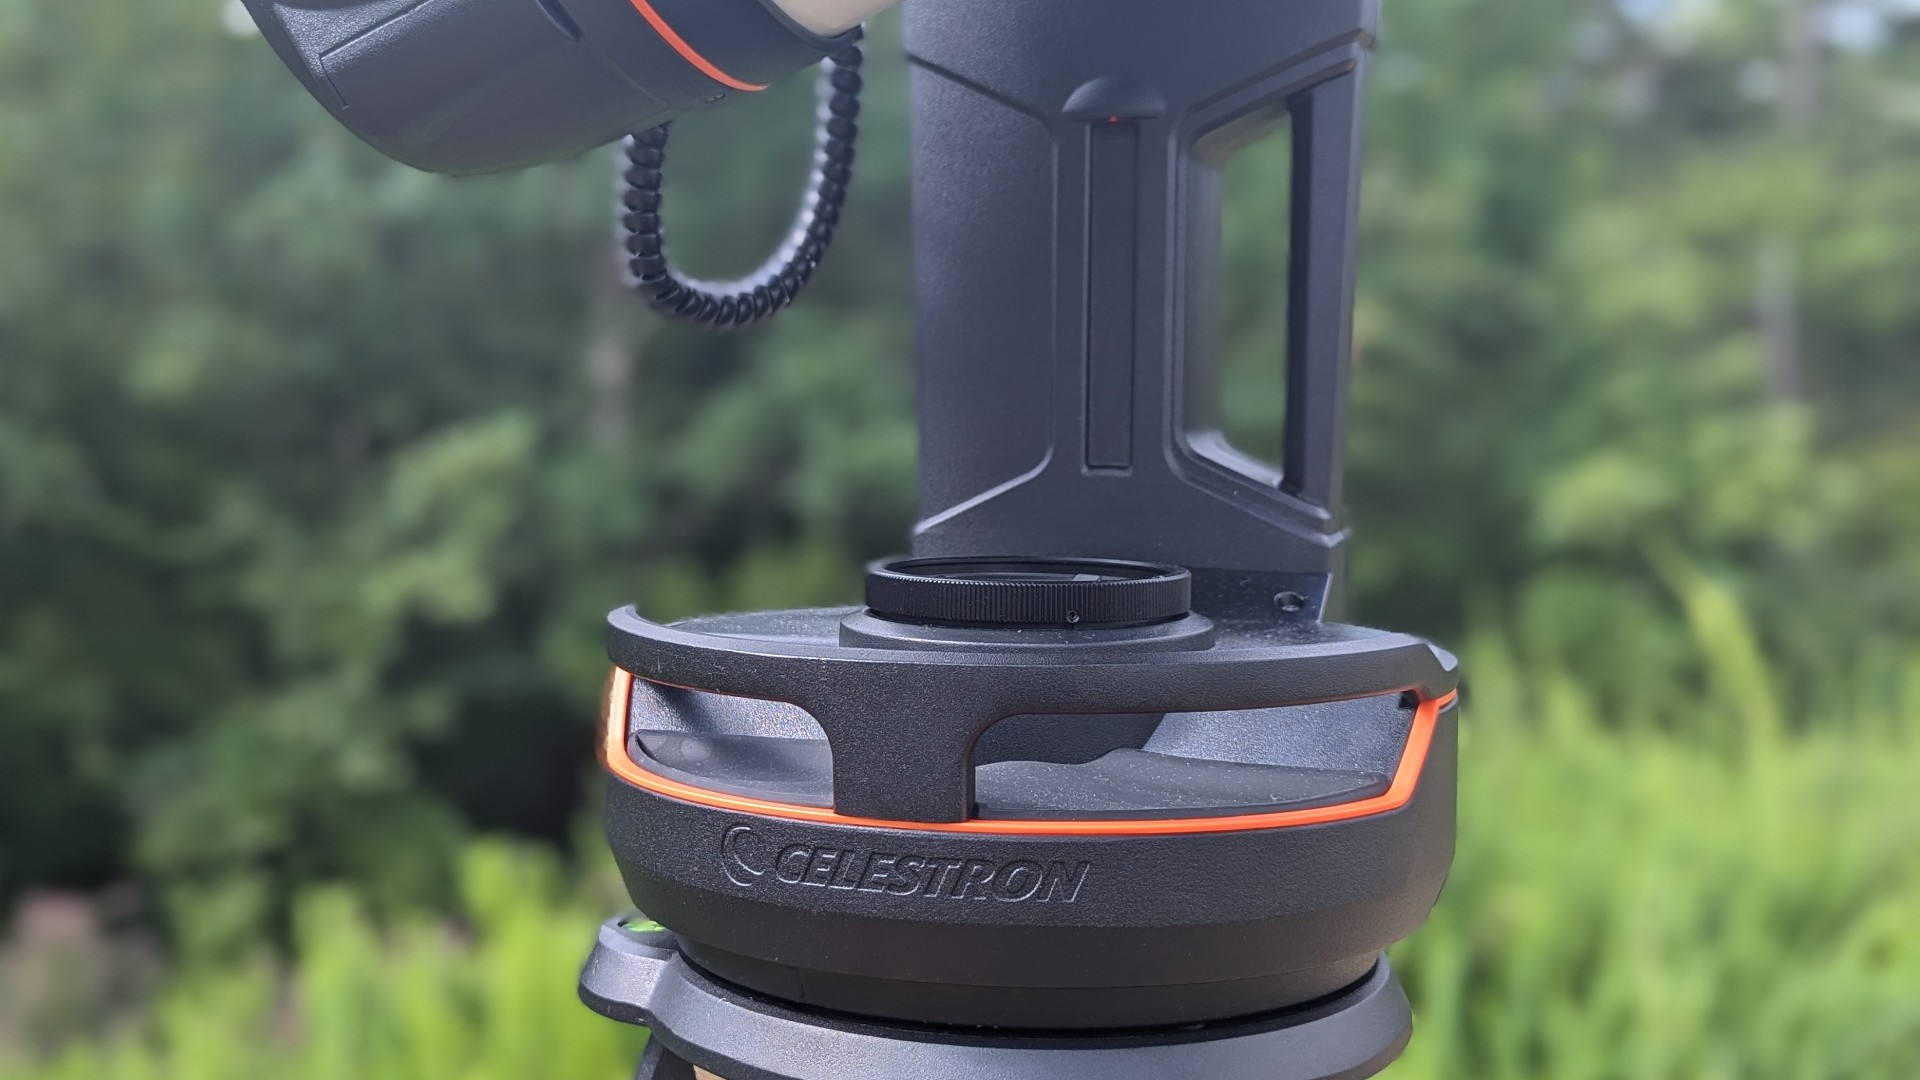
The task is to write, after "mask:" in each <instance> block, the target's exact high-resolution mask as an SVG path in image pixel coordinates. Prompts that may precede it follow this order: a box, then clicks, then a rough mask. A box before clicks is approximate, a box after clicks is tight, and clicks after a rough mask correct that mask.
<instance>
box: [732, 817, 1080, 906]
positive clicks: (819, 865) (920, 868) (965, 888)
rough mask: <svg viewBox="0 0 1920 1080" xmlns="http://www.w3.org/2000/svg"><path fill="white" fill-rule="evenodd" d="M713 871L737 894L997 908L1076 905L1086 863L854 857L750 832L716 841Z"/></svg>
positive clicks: (735, 831) (877, 854) (747, 828)
mask: <svg viewBox="0 0 1920 1080" xmlns="http://www.w3.org/2000/svg"><path fill="white" fill-rule="evenodd" d="M720 869H721V870H722V872H724V873H725V874H726V875H727V880H728V881H731V882H733V883H734V884H735V885H738V886H740V887H741V888H743V889H746V888H752V887H754V886H756V885H759V884H761V883H762V882H768V883H770V884H772V885H776V886H782V887H793V888H813V889H834V890H839V891H843V892H864V893H881V894H884V895H887V896H900V897H906V896H920V897H925V898H927V899H930V900H997V901H999V902H1001V903H1003V904H1021V903H1036V904H1071V903H1074V902H1075V901H1077V900H1079V899H1080V890H1081V889H1082V888H1083V887H1084V886H1085V885H1086V883H1087V877H1088V875H1089V874H1091V872H1092V870H1093V864H1092V863H1090V862H1085V861H1080V862H1064V861H1059V860H1050V861H1047V862H1039V861H1037V860H1033V859H1009V860H1007V861H1004V862H1000V861H995V860H993V859H969V858H959V857H954V856H945V855H923V854H911V853H908V854H898V853H894V852H887V851H857V850H849V849H847V848H840V847H833V846H829V845H825V844H786V845H783V846H782V845H776V844H775V843H771V842H769V841H768V840H767V839H766V838H765V837H763V836H761V835H760V834H759V833H757V832H755V831H754V828H753V826H751V825H735V826H732V827H731V828H729V829H727V831H726V833H725V834H723V835H722V837H721V839H720Z"/></svg>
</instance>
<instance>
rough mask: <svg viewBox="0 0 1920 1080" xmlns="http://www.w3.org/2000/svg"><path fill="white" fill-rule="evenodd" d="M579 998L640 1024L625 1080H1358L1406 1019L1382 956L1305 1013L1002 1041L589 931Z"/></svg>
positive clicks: (659, 944) (667, 947) (1395, 1049)
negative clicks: (799, 996)
mask: <svg viewBox="0 0 1920 1080" xmlns="http://www.w3.org/2000/svg"><path fill="white" fill-rule="evenodd" d="M580 997H581V999H582V1000H583V1001H585V1002H586V1003H587V1004H588V1006H590V1007H591V1008H593V1009H594V1010H595V1011H596V1012H599V1013H601V1014H602V1015H605V1016H609V1017H612V1018H613V1019H616V1020H620V1021H623V1022H625V1023H630V1024H647V1025H649V1026H651V1027H652V1028H653V1030H654V1039H653V1042H652V1044H651V1045H649V1047H648V1050H647V1057H646V1059H645V1061H644V1062H643V1064H642V1065H641V1069H640V1072H639V1074H638V1077H637V1080H688V1078H689V1077H690V1076H691V1075H692V1070H691V1068H690V1064H691V1065H698V1066H700V1067H701V1068H704V1069H708V1070H711V1071H712V1072H713V1073H714V1074H715V1075H717V1076H724V1077H727V1078H729V1080H1360V1078H1362V1077H1367V1076H1372V1075H1373V1074H1375V1073H1377V1072H1379V1071H1380V1070H1381V1069H1382V1068H1384V1067H1385V1066H1386V1064H1387V1063H1388V1062H1390V1061H1392V1060H1393V1058H1394V1057H1395V1056H1397V1055H1398V1054H1399V1052H1400V1050H1401V1048H1402V1047H1404V1046H1405V1045H1406V1042H1407V1036H1408V1034H1409V1032H1410V1030H1411V1027H1412V1021H1413V1017H1412V1013H1411V1010H1410V1009H1409V1008H1408V1006H1407V999H1406V995H1405V993H1403V992H1402V991H1401V989H1400V984H1399V983H1398V981H1396V980H1395V979H1394V977H1393V973H1392V970H1391V969H1390V968H1389V966H1388V964H1387V961H1386V959H1385V958H1384V957H1381V958H1380V959H1379V960H1378V961H1376V962H1374V963H1371V964H1369V965H1368V967H1367V968H1366V969H1364V970H1363V971H1362V973H1361V975H1360V977H1359V978H1358V979H1357V980H1356V981H1355V982H1353V983H1352V984H1351V985H1349V986H1347V987H1344V988H1342V989H1341V990H1339V991H1338V992H1336V993H1335V994H1333V995H1330V996H1328V997H1327V998H1325V999H1322V1000H1320V1001H1316V1002H1313V1003H1311V1004H1308V1005H1306V1006H1302V1007H1299V1008H1295V1009H1289V1010H1284V1011H1279V1012H1274V1013H1269V1014H1265V1015H1261V1016H1254V1017H1246V1018H1243V1019H1240V1020H1237V1021H1233V1022H1230V1023H1221V1024H1204V1025H1195V1026H1191V1027H1187V1028H1184V1029H1170V1028H1167V1027H1164V1026H1161V1027H1155V1028H1149V1029H1146V1030H1141V1031H1134V1032H1101V1033H1077V1034H1076V1033H1069V1032H1053V1033H1029V1034H1016V1033H1003V1032H981V1031H965V1030H962V1029H958V1028H954V1027H944V1028H928V1027H904V1026H896V1025H889V1024H884V1023H875V1022H871V1021H862V1020H858V1019H855V1018H852V1017H847V1016H838V1015H832V1014H823V1013H818V1012H810V1011H806V1010H802V1009H797V1008H794V1007H793V1006H791V1005H787V1004H783V1003H780V1002H776V1001H769V1000H767V999H765V998H762V997H758V996H756V995H753V994H749V993H743V992H741V991H740V990H738V989H736V988H734V987H730V986H728V985H726V984H725V983H722V982H719V981H717V980H715V979H712V978H710V977H708V976H706V975H705V974H703V973H702V972H701V971H699V970H698V969H697V968H695V967H694V966H693V965H691V964H689V963H688V962H687V961H686V959H685V958H684V957H683V956H682V955H681V954H680V952H679V949H678V942H676V940H675V939H674V937H673V935H671V934H646V935H636V934H632V933H630V932H628V931H625V930H622V929H621V928H620V926H619V923H618V920H616V921H614V922H610V923H608V924H606V925H605V926H603V927H601V929H600V935H599V939H598V941H597V942H596V943H595V946H594V949H593V952H592V954H591V955H590V956H589V957H588V959H587V963H586V966H585V969H584V970H583V971H582V972H581V977H580Z"/></svg>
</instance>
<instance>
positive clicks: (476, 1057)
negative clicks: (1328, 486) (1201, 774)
mask: <svg viewBox="0 0 1920 1080" xmlns="http://www.w3.org/2000/svg"><path fill="white" fill-rule="evenodd" d="M910 2H912V0H910ZM917 2H921V3H927V2H942V0H917ZM897 39H898V30H897V21H896V20H893V19H888V20H885V21H883V22H881V23H880V24H879V25H878V26H877V27H876V28H875V30H874V33H873V43H872V46H873V47H872V49H871V51H870V55H871V56H872V60H871V62H870V68H871V73H872V81H871V87H872V88H871V90H870V92H869V93H868V95H867V99H868V102H869V106H868V110H867V113H866V117H865V126H866V130H867V135H868V137H867V139H866V141H865V143H864V144H863V146H864V149H863V152H862V154H863V156H862V158H861V162H860V168H859V172H858V181H857V183H856V185H855V188H854V194H853V198H852V208H851V211H850V213H849V216H848V218H847V221H846V224H845V225H844V226H843V228H842V229H841V232H840V235H839V239H838V242H837V244H836V246H835V248H834V251H833V253H832V256H831V257H830V259H829V260H828V263H827V265H826V267H825V269H824V271H823V273H822V275H821V276H820V278H819V279H818V282H817V284H816V285H815V286H814V287H813V289H812V291H811V292H810V293H809V295H808V296H807V298H806V300H805V302H804V303H802V304H801V305H800V306H799V307H797V308H796V309H794V310H793V311H792V312H791V313H789V314H788V315H787V316H786V317H784V318H782V319H781V320H779V321H778V323H777V324H776V325H775V327H774V328H773V329H772V330H771V331H758V332H753V333H744V334H736V335H732V336H725V337H710V336H705V335H702V334H700V333H698V332H693V331H686V330H681V329H677V328H672V327H668V326H664V325H662V324H660V323H659V322H657V321H656V320H655V319H653V318H652V317H651V316H649V315H648V314H646V313H645V312H643V311H642V310H641V309H640V308H639V307H638V306H637V305H636V304H635V303H634V302H633V301H631V300H630V299H628V298H626V297H624V296H622V295H621V294H620V292H619V290H618V287H617V284H616V282H615V280H614V277H613V274H612V271H611V261H610V258H609V255H608V251H607V248H606V245H607V243H608V234H609V222H608V203H609V198H610V196H609V191H610V186H609V185H610V165H609V163H608V161H607V160H606V158H605V157H604V156H603V155H596V156H593V157H590V158H587V159H583V160H579V161H574V162H568V163H563V164H558V165H554V166H550V167H547V168H542V169H539V170H535V171H532V172H528V173H524V174H520V175H514V176H506V177H496V178H488V179H480V180H461V181H452V180H446V179H441V178H436V177H430V176H426V175H421V174H417V173H413V172H410V171H408V170H406V169H404V168H401V167H399V166H396V165H392V164H389V163H387V162H386V161H384V160H383V159H381V158H379V157H378V156H377V155H375V154H374V153H373V152H371V151H369V150H367V149H365V148H363V147H361V146H359V145H358V144H356V143H355V142H354V141H353V140H352V139H351V138H350V137H349V136H348V135H347V134H346V133H345V132H344V131H342V130H340V129H338V128H337V127H336V126H335V125H334V124H333V122H332V121H331V120H329V119H328V117H327V116H326V115H325V114H324V113H323V112H322V110H321V109H320V108H319V107H318V106H317V105H315V104H313V103H312V102H310V101H309V100H308V99H307V97H306V95H305V94H304V93H303V92H302V91H301V90H300V89H299V87H298V86H297V85H296V84H295V82H294V80H293V79H292V78H291V77H290V76H289V75H288V74H287V73H286V72H285V71H284V70H283V69H282V68H281V66H280V64H279V61H278V60H277V59H275V57H274V56H273V55H272V52H271V50H270V49H268V48H267V47H266V46H265V45H264V44H263V43H262V42H261V41H260V40H258V38H257V36H256V34H255V33H254V31H253V29H252V26H251V24H250V22H249V21H248V19H247V17H246V15H245V13H244V11H243V10H242V9H241V8H240V6H239V4H238V3H227V2H225V0H145V2H142V3H133V2H128V0H63V2H57V3H56V2H35V0H27V2H20V0H14V2H9V3H3V4H0V927H5V928H6V929H5V931H4V937H0V1077H4V1078H6V1080H54V1078H62V1080H65V1078H73V1080H79V1078H110V1080H117V1078H142V1080H145V1078H192V1080H227V1078H232V1080H242V1078H246V1080H254V1078H257V1077H261V1076H269V1075H271V1076H278V1077H288V1078H298V1080H336V1078H337V1080H348V1078H370V1080H386V1078H396V1080H397V1078H422V1080H437V1078H442V1077H444V1078H450V1080H451V1078H460V1080H494V1078H499V1080H508V1078H512V1080H526V1078H530V1077H541V1078H545V1077H551V1078H555V1080H562V1078H564V1080H590V1078H605V1080H615V1078H618V1077H622V1076H624V1075H630V1070H631V1068H632V1065H633V1062H634V1061H635V1060H636V1057H637V1052H638V1046H639V1043H638V1038H639V1036H638V1034H637V1033H635V1032H633V1031H630V1030H627V1029H623V1028H620V1027H619V1026H618V1025H614V1024H612V1023H610V1022H606V1021H603V1020H600V1019H599V1018H597V1017H594V1016H592V1015H591V1014H589V1013H587V1012H586V1011H585V1010H584V1009H583V1008H581V1007H580V1006H578V1005H577V1004H576V1003H575V1001H574V996H573V977H574V974H575V972H576V970H577V965H578V963H579V961H580V959H581V958H582V956H583V955H584V952H585V950H586V948H587V946H588V944H589V941H590V938H591V935H592V932H593V928H594V927H595V925H596V924H597V922H598V921H599V919H601V918H602V917H603V916H604V915H606V914H609V913H611V912H613V911H615V910H617V909H618V908H619V907H621V906H622V903H623V898H622V896H621V894H620V890H619V888H618V885H617V882H616V881H615V880H614V878H613V877H612V875H611V873H610V871H609V866H608V863H607V862H606V860H605V858H604V856H603V854H602V850H601V844H600V841H599V838H598V836H597V829H598V819H597V815H598V809H597V800H596V795H597V785H598V781H597V778H596V769H595V766H594V763H593V759H592V742H593V734H592V728H593V723H594V712H595V709H594V699H595V697H596V694H597V691H598V689H599V687H600V684H601V680H602V678H603V677H604V674H605V671H606V668H607V662H606V659H605V656H604V653H603V651H602V646H601V641H600V634H601V629H600V628H601V619H602V615H603V613H604V612H605V611H606V610H607V609H608V608H610V607H613V606H616V605H618V604H621V603H626V602H629V601H634V602H638V603H639V604H640V605H641V607H642V609H643V610H644V611H646V612H647V613H648V614H650V615H652V616H654V617H656V618H663V619H664V618H671V617H678V616H682V615H687V614H691V613H695V612H698V611H703V610H712V609H725V608H737V607H756V608H757V607H771V606H784V605H797V604H810V603H819V602H845V601H850V600H852V599H854V598H855V596H856V593H857V584H858V573H859V568H860V566H861V564H862V562H863V561H864V560H866V559H868V558H870V557H874V556H877V555H880V554H884V553H888V552H891V551H894V550H897V549H899V548H900V547H902V546H903V545H904V535H905V529H906V527H907V524H908V522H909V521H910V519H911V517H912V515H913V510H914V506H913V498H914V468H915V464H914V457H915V440H914V433H913V427H912V417H911V394H912V372H911V327H910V325H909V311H910V302H909V288H910V284H909V276H910V274H909V269H910V268H909V265H908V257H907V241H906V236H905V229H906V220H907V175H906V151H905V138H906V103H905V97H904V92H903V84H904V78H905V72H904V65H903V64H902V62H901V61H900V59H899V56H898V48H897ZM1371 85H1372V102H1371V110H1372V112H1371V119H1370V130H1369V141H1368V149H1367V160H1366V170H1367V171H1366V179H1365V185H1364V186H1365V197H1364V202H1363V229H1362V258H1363V262H1362V272H1361V287H1360V298H1359V307H1358V317H1357V330H1356V347H1355V361H1356V365H1357V370H1356V375H1355V379H1354V390H1353V396H1354V407H1353V436H1352V468H1351V485H1350V486H1351V491H1352V494H1353V503H1354V505H1353V516H1354V519H1355V521H1356V524H1357V527H1358V536H1359V540H1358V543H1357V546H1356V548H1355V559H1354V576H1353V582H1352V585H1353V595H1354V603H1355V609H1356V613H1357V616H1358V617H1359V619H1360V621H1364V622H1368V623H1372V624H1376V625H1386V626H1391V627H1394V628H1398V629H1410V630H1416V631H1419V632H1422V633H1425V634H1428V635H1431V636H1433V637H1435V638H1437V639H1438V640H1440V641H1442V642H1444V643H1447V644H1449V645H1450V646H1454V647H1456V648H1457V649H1458V650H1459V651H1460V652H1461V653H1462V654H1463V656H1464V658H1465V662H1466V671H1467V672H1468V695H1469V697H1468V708H1467V711H1466V719H1465V726H1464V744H1463V747H1462V751H1463V791H1462V800H1461V818H1462V832H1461V837H1460V851H1459V858H1458V861H1457V863H1456V865H1455V870H1454V874H1453V878H1452V881H1451V883H1450V885H1449V887H1448V891H1447V894H1446V896H1445V898H1444V899H1443V901H1442V903H1441V905H1440V908H1439V910H1438V911H1437V912H1436V913H1435V915H1434V918H1433V920H1432V922H1431V923H1430V924H1429V925H1428V926H1427V927H1426V928H1425V929H1424V930H1423V931H1421V932H1420V934H1419V935H1418V936H1417V937H1415V938H1414V939H1413V940H1412V941H1410V942H1408V943H1406V944H1404V945H1402V946H1401V947H1400V948H1399V950H1398V952H1397V961H1398V963H1399V964H1400V965H1401V967H1402V970H1403V972H1404V974H1405V976H1406V978H1407V981H1408V985H1409V988H1410V991H1411V992H1412V994H1413V997H1414V999H1415V1005H1416V1011H1417V1014H1418V1031H1417V1035H1416V1037H1415V1040H1414V1043H1413V1046H1412V1049H1411V1050H1410V1052H1409V1054H1408V1056H1407V1058H1406V1059H1405V1060H1404V1061H1403V1062H1402V1063H1401V1064H1400V1065H1398V1066H1396V1067H1395V1069H1394V1071H1393V1072H1392V1073H1390V1074H1389V1075H1390V1076H1391V1077H1392V1078H1394V1080H1417V1078H1429V1077H1431V1078H1441V1077H1447V1078H1464V1077H1473V1078H1477V1080H1483V1078H1515V1080H1519V1078H1538V1077H1548V1078H1595V1080H1598V1078H1616V1077H1618V1078H1628V1077H1631V1078H1634V1080H1658V1078H1669V1077H1671V1078H1687V1080H1700V1078H1736V1077H1737V1078H1748V1077H1755V1078H1771V1077H1782V1078H1785V1077H1793V1078H1809V1077H1889V1078H1902V1080H1904V1078H1910V1077H1913V1076H1915V1075H1920V919H1916V918H1915V915H1916V913H1920V781H1916V779H1915V777H1916V775H1920V0H1404V2H1401V0H1396V2H1392V3H1389V4H1388V5H1387V11H1386V15H1385V22H1384V39H1383V41H1382V44H1381V47H1380V50H1379V55H1378V62H1377V64H1376V66H1375V68H1374V72H1373V79H1372V84H1371ZM809 110H810V102H809V91H808V86H807V80H805V79H800V80H796V82H795V84H794V85H793V86H791V87H786V88H783V89H781V90H780V91H778V92H775V93H770V94H768V95H762V97H761V98H760V99H756V100H754V101H752V102H750V103H748V104H746V105H743V106H740V107H738V108H735V109H733V110H731V111H727V112H723V113H719V114H715V115H711V116H704V117H699V118H696V119H693V120H689V121H687V122H685V123H683V124H682V125H681V126H680V128H679V129H678V133H677V134H676V136H675V163H674V169H673V170H672V171H671V174H670V180H669V181H668V197H669V210H668V216H669V220H670V221H671V223H672V228H673V229H674V230H675V234H674V235H675V241H676V247H677V250H678V252H679V253H680V254H681V255H682V257H684V258H687V259H688V261H689V263H690V267H689V268H690V269H692V270H694V271H696V272H705V273H714V274H718V273H725V272H728V271H737V270H740V269H744V268H745V267H747V266H748V265H750V264H751V263H753V262H754V261H757V258H758V256H759V255H760V254H761V253H762V252H763V251H764V250H766V249H767V248H768V247H769V246H770V245H771V244H772V243H773V242H774V241H775V239H776V238H777V237H778V236H779V235H780V232H781V230H782V228H783V226H784V224H785V222H786V220H787V218H788V217H789V215H790V214H791V211H792V207H793V202H794V198H795V195H796V193H797V190H798V184H799V182H800V179H801V177H802V175H803V171H804V169H805V165H806V160H807V154H808V139H809V130H808V129H809V121H808V116H809ZM1285 168H1286V163H1285V160H1284V156H1283V155H1282V156H1277V157H1276V156H1275V155H1274V154H1273V153H1271V152H1267V151H1263V150H1261V149H1258V148H1257V149H1256V150H1255V151H1252V152H1250V153H1249V155H1248V156H1247V157H1246V158H1244V159H1243V160H1242V161H1239V162H1236V163H1235V165H1234V166H1233V167H1232V170H1231V172H1230V174H1229V178H1228V179H1229V187H1230V189H1231V191H1232V198H1231V200H1230V207H1229V227H1228V237H1227V245H1226V246H1227V254H1228V259H1229V272H1228V275H1227V279H1228V284H1229V288H1230V295H1229V297H1228V302H1227V315H1228V320H1229V327H1228V330H1229V334H1228V341H1229V345H1230V348H1231V363H1230V369H1231V370H1230V371H1229V383H1230V391H1229V393H1228V394H1227V395H1226V397H1225V400H1226V402H1227V405H1228V407H1229V415H1228V417H1227V422H1228V426H1229V434H1230V435H1233V436H1234V438H1235V439H1236V440H1238V441H1240V442H1241V444H1242V445H1244V446H1247V447H1249V448H1253V449H1256V450H1257V449H1258V448H1259V447H1260V446H1261V445H1262V443H1261V439H1262V438H1269V439H1270V438H1271V437H1272V436H1273V434H1274V433H1275V432H1277V425H1278V420H1277V417H1278V415H1279V409H1280V394H1281V388H1280V385H1279V381H1278V378H1277V375H1275V371H1276V370H1277V368H1276V367H1274V366H1273V365H1274V364H1275V363H1277V361H1273V360H1270V357H1271V356H1272V354H1273V353H1274V352H1275V351H1276V350H1275V349H1274V347H1273V342H1275V341H1276V340H1278V327H1279V325H1280V321H1279V320H1280V318H1281V313H1280V312H1279V311H1278V310H1277V308H1276V306H1275V305H1274V304H1273V302H1272V297H1273V296H1274V293H1275V289H1274V287H1273V280H1272V275H1273V274H1275V273H1278V272H1281V268H1282V267H1283V265H1284V264H1283V263H1282V262H1281V261H1280V251H1281V248H1282V246H1283V244H1284V231H1285V217H1284V212H1283V208H1282V206H1281V205H1280V200H1279V199H1277V198H1275V197H1274V196H1273V192H1275V191H1276V190H1282V189H1284V186H1285V175H1286V173H1285Z"/></svg>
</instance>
